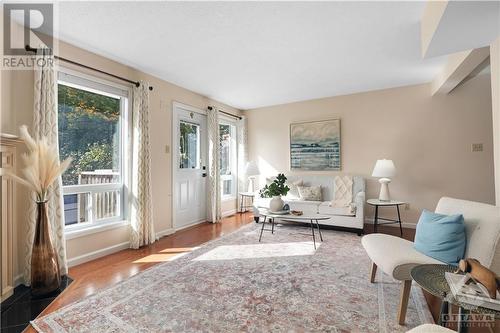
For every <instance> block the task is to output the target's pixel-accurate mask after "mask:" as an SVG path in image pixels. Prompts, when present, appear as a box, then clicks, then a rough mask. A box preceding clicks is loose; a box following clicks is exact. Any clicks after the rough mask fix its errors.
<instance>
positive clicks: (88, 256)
mask: <svg viewBox="0 0 500 333" xmlns="http://www.w3.org/2000/svg"><path fill="white" fill-rule="evenodd" d="M129 247H130V243H129V242H123V243H120V244H116V245H112V246H109V247H106V248H104V249H100V250H97V251H92V252H89V253H85V254H83V255H81V256H77V257H74V258H70V259H68V267H73V266H76V265H80V264H83V263H86V262H88V261H91V260H94V259H98V258H101V257H104V256H107V255H110V254H112V253H115V252H118V251H121V250H125V249H128V248H129Z"/></svg>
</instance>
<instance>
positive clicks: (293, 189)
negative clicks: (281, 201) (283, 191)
mask: <svg viewBox="0 0 500 333" xmlns="http://www.w3.org/2000/svg"><path fill="white" fill-rule="evenodd" d="M302 184H303V182H302V179H299V180H296V181H294V182H287V183H286V185H287V186H288V187H289V188H290V191H288V193H287V195H286V198H287V199H290V200H298V199H300V195H299V186H302Z"/></svg>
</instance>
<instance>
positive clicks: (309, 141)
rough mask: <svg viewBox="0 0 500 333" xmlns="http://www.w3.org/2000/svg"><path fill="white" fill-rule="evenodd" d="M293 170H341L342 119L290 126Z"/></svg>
mask: <svg viewBox="0 0 500 333" xmlns="http://www.w3.org/2000/svg"><path fill="white" fill-rule="evenodd" d="M290 169H291V170H317V171H319V170H327V171H339V170H340V119H331V120H322V121H311V122H303V123H294V124H290Z"/></svg>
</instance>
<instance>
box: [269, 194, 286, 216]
mask: <svg viewBox="0 0 500 333" xmlns="http://www.w3.org/2000/svg"><path fill="white" fill-rule="evenodd" d="M284 205H285V202H284V201H283V200H282V199H281V196H280V195H278V196H274V197H273V198H272V199H271V202H270V203H269V210H270V211H271V212H279V211H281V210H283V206H284Z"/></svg>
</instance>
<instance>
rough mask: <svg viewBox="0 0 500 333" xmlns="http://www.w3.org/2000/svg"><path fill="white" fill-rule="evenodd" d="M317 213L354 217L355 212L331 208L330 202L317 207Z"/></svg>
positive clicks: (347, 209) (347, 208)
mask: <svg viewBox="0 0 500 333" xmlns="http://www.w3.org/2000/svg"><path fill="white" fill-rule="evenodd" d="M318 213H320V214H325V215H342V216H355V215H356V210H355V209H354V210H353V209H351V207H350V206H348V207H333V206H332V205H331V203H330V202H322V203H321V204H320V205H319V207H318Z"/></svg>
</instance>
